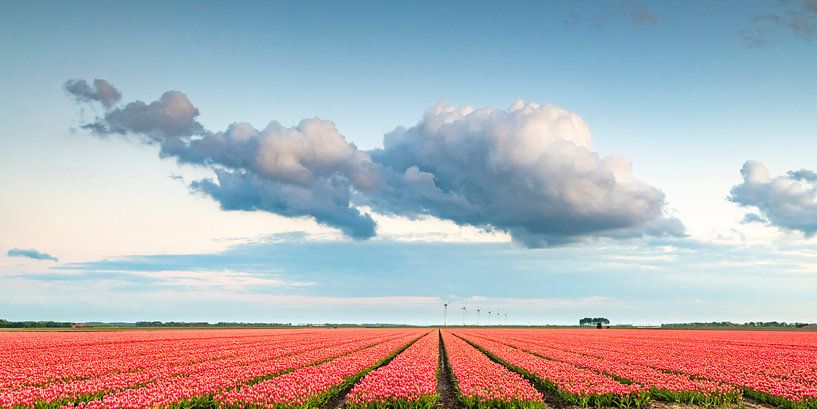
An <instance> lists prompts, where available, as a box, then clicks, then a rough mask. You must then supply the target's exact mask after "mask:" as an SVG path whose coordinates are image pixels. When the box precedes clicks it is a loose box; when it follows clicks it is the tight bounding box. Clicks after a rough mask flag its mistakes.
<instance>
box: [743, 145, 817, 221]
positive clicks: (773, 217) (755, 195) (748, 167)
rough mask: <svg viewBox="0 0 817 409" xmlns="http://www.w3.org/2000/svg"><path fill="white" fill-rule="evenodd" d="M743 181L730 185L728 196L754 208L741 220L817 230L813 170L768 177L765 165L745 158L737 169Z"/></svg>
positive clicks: (815, 178)
mask: <svg viewBox="0 0 817 409" xmlns="http://www.w3.org/2000/svg"><path fill="white" fill-rule="evenodd" d="M740 173H741V175H742V176H743V183H741V184H739V185H736V186H734V187H733V188H732V190H731V194H730V196H729V200H730V201H732V202H734V203H737V204H738V205H740V206H741V207H747V208H752V209H756V210H757V211H758V212H759V213H760V214H754V213H750V214H747V215H746V217H744V222H763V223H770V224H772V225H774V226H777V227H779V228H782V229H786V230H794V231H799V232H802V233H803V234H805V235H806V237H813V236H814V234H815V233H817V174H815V173H814V172H813V171H810V170H806V169H802V170H797V171H790V172H788V173H787V174H786V175H782V176H776V177H771V176H770V175H769V171H768V169H766V166H765V165H764V164H763V163H761V162H758V161H753V160H750V161H747V162H746V163H744V164H743V167H742V168H741V170H740Z"/></svg>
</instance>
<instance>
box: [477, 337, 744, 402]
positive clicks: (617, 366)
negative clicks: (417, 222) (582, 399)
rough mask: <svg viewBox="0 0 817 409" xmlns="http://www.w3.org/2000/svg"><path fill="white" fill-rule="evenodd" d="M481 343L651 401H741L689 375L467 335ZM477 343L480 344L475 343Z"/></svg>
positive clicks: (526, 341) (734, 392) (524, 341)
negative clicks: (593, 375) (584, 373)
mask: <svg viewBox="0 0 817 409" xmlns="http://www.w3.org/2000/svg"><path fill="white" fill-rule="evenodd" d="M470 335H473V336H474V337H477V338H480V339H487V340H493V341H497V342H500V343H503V344H506V345H508V346H511V347H514V348H518V349H522V350H524V351H526V352H530V353H533V354H535V355H538V356H542V357H544V358H547V359H549V360H555V361H559V362H564V363H567V364H571V365H575V366H578V367H581V368H585V369H590V370H593V371H595V372H598V373H601V374H604V375H607V376H610V377H612V378H614V379H617V380H619V381H621V382H623V383H634V384H637V385H640V386H643V387H644V388H645V389H647V390H649V394H650V396H651V397H653V398H656V399H658V400H663V401H669V402H675V403H693V404H694V403H699V404H703V405H704V406H713V405H719V406H725V405H730V404H733V403H737V402H739V401H740V400H741V391H740V390H739V389H737V388H735V387H733V386H730V385H726V384H722V383H718V382H713V381H709V380H702V379H692V378H691V377H690V376H689V375H682V374H677V373H670V372H666V371H661V370H658V369H655V368H651V367H648V366H643V365H635V364H629V363H626V362H622V361H621V360H619V359H617V358H616V357H610V356H588V355H582V354H579V353H575V352H570V351H565V350H562V349H558V348H553V347H550V346H549V345H548V344H547V342H544V341H539V340H536V339H535V338H532V337H524V336H523V337H522V338H519V337H512V336H498V335H497V334H495V333H485V332H482V333H474V334H470ZM477 342H479V341H477Z"/></svg>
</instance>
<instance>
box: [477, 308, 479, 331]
mask: <svg viewBox="0 0 817 409" xmlns="http://www.w3.org/2000/svg"><path fill="white" fill-rule="evenodd" d="M479 311H480V309H479V307H477V326H479Z"/></svg>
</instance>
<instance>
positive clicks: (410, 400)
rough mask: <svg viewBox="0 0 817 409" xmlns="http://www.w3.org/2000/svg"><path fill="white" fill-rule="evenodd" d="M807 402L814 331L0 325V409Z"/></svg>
mask: <svg viewBox="0 0 817 409" xmlns="http://www.w3.org/2000/svg"><path fill="white" fill-rule="evenodd" d="M681 404H683V405H696V406H700V407H713V406H715V407H741V406H747V405H762V406H765V407H780V408H786V409H811V408H817V333H813V332H777V331H693V330H679V331H669V330H613V329H609V330H595V329H590V330H586V329H515V328H479V327H472V328H444V329H437V328H393V329H392V328H381V329H258V330H256V329H227V330H213V329H209V330H161V331H140V330H133V331H112V332H101V331H100V332H0V407H2V408H8V409H11V408H43V409H47V408H54V409H58V408H59V409H97V408H99V409H103V408H108V409H115V408H128V409H138V408H338V407H346V408H359V409H363V408H365V409H379V408H392V407H393V408H433V407H447V408H545V407H560V408H564V407H591V406H592V407H634V408H639V407H649V406H658V407H661V406H663V407H666V406H668V405H669V406H675V405H681Z"/></svg>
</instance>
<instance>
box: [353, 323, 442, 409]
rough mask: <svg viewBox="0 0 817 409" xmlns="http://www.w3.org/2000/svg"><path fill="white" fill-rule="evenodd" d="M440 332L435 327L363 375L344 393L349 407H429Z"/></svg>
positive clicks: (434, 389)
mask: <svg viewBox="0 0 817 409" xmlns="http://www.w3.org/2000/svg"><path fill="white" fill-rule="evenodd" d="M439 357H440V335H439V333H438V332H437V331H436V330H435V331H432V332H430V333H428V334H427V335H426V336H425V337H423V338H422V339H420V340H419V341H417V342H415V343H414V344H413V345H412V346H411V347H409V348H408V349H406V350H405V351H404V352H402V353H401V354H400V355H398V356H397V357H396V358H394V360H392V361H391V362H390V363H389V364H388V365H386V366H383V367H381V368H378V369H377V370H375V371H373V372H371V373H370V374H368V375H366V377H365V378H363V379H362V380H361V381H360V382H359V383H357V384H356V385H355V386H354V387H353V388H352V390H351V391H350V392H349V394H348V395H347V396H346V407H347V408H349V409H380V408H400V409H429V408H433V407H434V406H435V404H436V403H437V397H438V396H437V365H438V361H439Z"/></svg>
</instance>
